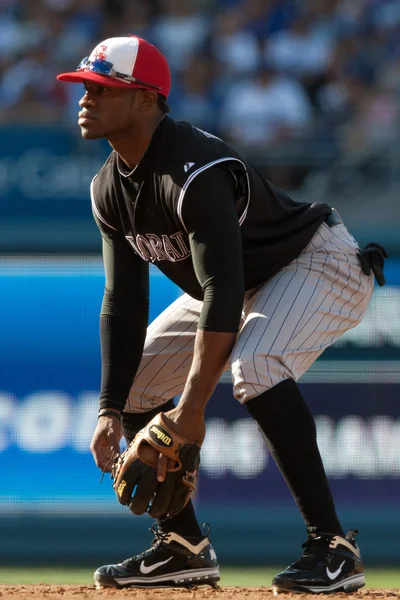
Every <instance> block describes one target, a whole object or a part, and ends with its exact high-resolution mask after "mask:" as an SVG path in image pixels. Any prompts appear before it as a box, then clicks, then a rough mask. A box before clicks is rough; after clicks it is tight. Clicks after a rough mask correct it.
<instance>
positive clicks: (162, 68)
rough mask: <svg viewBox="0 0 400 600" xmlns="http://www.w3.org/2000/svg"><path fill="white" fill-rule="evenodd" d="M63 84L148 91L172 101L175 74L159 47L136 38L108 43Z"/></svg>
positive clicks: (64, 76)
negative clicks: (67, 82)
mask: <svg viewBox="0 0 400 600" xmlns="http://www.w3.org/2000/svg"><path fill="white" fill-rule="evenodd" d="M57 79H58V80H59V81H69V82H72V83H81V82H82V81H87V80H89V81H94V82H95V83H100V84H103V85H105V86H107V87H118V88H144V89H149V90H154V91H156V92H157V93H158V94H161V95H162V96H165V97H166V98H167V97H168V94H169V90H170V87H171V73H170V70H169V66H168V63H167V59H166V58H165V56H164V55H163V54H161V52H160V51H159V50H157V48H156V47H155V46H153V45H152V44H149V42H146V40H143V39H141V38H138V37H135V36H129V37H115V38H109V39H108V40H104V42H101V43H100V44H98V45H97V46H96V48H94V50H93V51H92V53H91V55H90V56H87V57H86V58H84V59H83V60H82V61H81V62H80V64H79V66H78V68H77V70H76V71H74V72H73V73H61V74H60V75H58V76H57Z"/></svg>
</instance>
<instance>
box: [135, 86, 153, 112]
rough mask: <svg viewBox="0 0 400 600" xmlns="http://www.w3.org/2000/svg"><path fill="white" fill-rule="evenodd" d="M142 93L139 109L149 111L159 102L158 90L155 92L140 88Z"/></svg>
mask: <svg viewBox="0 0 400 600" xmlns="http://www.w3.org/2000/svg"><path fill="white" fill-rule="evenodd" d="M139 93H140V101H139V104H138V110H141V111H148V110H150V109H151V108H153V106H154V105H155V104H157V92H153V91H152V90H142V89H140V90H139Z"/></svg>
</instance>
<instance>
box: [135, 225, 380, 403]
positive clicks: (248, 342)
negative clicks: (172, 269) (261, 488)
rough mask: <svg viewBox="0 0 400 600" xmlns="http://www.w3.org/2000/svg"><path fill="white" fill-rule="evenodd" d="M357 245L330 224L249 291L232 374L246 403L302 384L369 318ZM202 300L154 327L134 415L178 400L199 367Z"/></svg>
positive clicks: (184, 301) (181, 304) (176, 306)
mask: <svg viewBox="0 0 400 600" xmlns="http://www.w3.org/2000/svg"><path fill="white" fill-rule="evenodd" d="M357 250H358V244H357V242H356V240H355V239H354V238H353V237H352V236H351V235H350V234H349V232H348V231H347V229H346V227H345V226H344V225H342V224H340V225H336V226H334V227H333V228H329V227H328V226H327V225H326V224H325V223H323V224H322V225H321V226H320V227H319V229H318V231H317V232H316V233H315V235H314V236H313V238H312V240H311V242H310V243H309V244H308V246H307V247H306V248H305V249H304V250H303V252H302V253H301V254H300V255H299V257H298V258H297V259H296V260H294V261H293V262H291V263H290V264H289V265H288V266H287V267H285V268H284V269H282V270H281V271H279V272H278V273H277V274H276V275H275V276H274V277H272V278H271V279H270V280H269V281H267V282H266V283H264V284H262V285H261V286H259V287H257V288H256V289H254V290H251V291H250V292H247V293H246V298H245V303H244V306H243V313H242V322H241V326H240V331H239V333H238V337H237V341H236V344H235V346H234V348H233V351H232V354H231V357H230V361H229V364H227V365H226V370H227V371H228V370H229V369H230V370H231V374H232V382H233V395H234V396H235V398H236V399H237V400H239V401H240V402H242V403H244V402H247V401H248V400H250V399H251V398H254V397H255V396H258V395H260V394H262V393H263V392H265V391H266V390H268V389H270V388H271V387H273V386H274V385H277V384H278V383H279V382H281V381H283V380H284V379H289V378H291V379H294V380H296V381H297V380H298V379H299V378H300V377H301V376H302V375H303V374H304V373H305V372H306V371H307V369H309V367H310V366H311V365H312V364H313V362H314V361H315V360H316V359H317V358H318V356H319V355H320V354H322V352H323V351H324V350H325V348H327V347H328V346H330V345H331V344H333V343H334V342H335V341H336V340H337V339H338V338H340V337H341V336H342V335H343V333H345V332H346V331H347V330H348V329H351V328H352V327H355V326H356V325H357V324H358V323H359V322H360V321H361V320H362V318H363V316H364V313H365V311H366V309H367V306H368V303H369V300H370V297H371V294H372V290H373V281H374V280H373V275H370V276H369V277H367V276H366V275H364V274H363V273H362V271H361V269H360V266H359V262H358V259H357ZM201 307H202V303H201V302H200V301H198V300H194V299H193V298H191V297H190V296H188V295H187V294H184V295H182V296H181V297H179V298H178V299H177V300H176V301H175V302H173V303H172V304H171V305H170V306H169V307H168V308H167V309H166V310H164V311H163V312H162V313H161V314H160V315H159V316H158V317H157V318H156V319H155V320H154V321H153V322H152V323H151V324H150V325H149V327H148V330H147V337H146V342H145V348H144V352H143V357H142V361H141V363H140V365H139V369H138V372H137V375H136V378H135V380H134V382H133V385H132V388H131V391H130V394H129V399H128V402H127V406H126V409H125V410H126V411H127V412H145V411H148V410H151V409H153V408H155V407H156V406H158V405H160V404H163V403H164V402H166V401H167V400H170V399H171V398H173V397H174V396H177V395H179V394H180V393H181V392H182V391H183V388H184V385H185V382H186V378H187V375H188V373H189V369H190V365H191V362H192V355H193V347H194V339H195V335H196V331H197V322H198V319H199V315H200V311H201Z"/></svg>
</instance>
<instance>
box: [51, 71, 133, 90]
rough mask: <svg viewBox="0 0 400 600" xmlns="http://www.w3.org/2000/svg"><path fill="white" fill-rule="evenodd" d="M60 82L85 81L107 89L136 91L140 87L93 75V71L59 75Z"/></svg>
mask: <svg viewBox="0 0 400 600" xmlns="http://www.w3.org/2000/svg"><path fill="white" fill-rule="evenodd" d="M57 79H58V81H67V82H68V83H82V82H83V81H94V83H99V84H100V85H104V86H105V87H116V88H125V89H127V88H130V89H135V88H138V87H143V86H139V85H138V84H136V83H131V82H129V81H122V79H117V78H116V77H110V76H109V75H100V74H99V73H93V71H73V73H60V75H57Z"/></svg>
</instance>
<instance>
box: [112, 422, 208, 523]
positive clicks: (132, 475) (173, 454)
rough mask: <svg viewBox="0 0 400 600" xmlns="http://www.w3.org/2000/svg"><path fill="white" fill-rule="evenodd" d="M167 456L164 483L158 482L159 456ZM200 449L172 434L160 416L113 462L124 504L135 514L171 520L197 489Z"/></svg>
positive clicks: (113, 476) (115, 477)
mask: <svg viewBox="0 0 400 600" xmlns="http://www.w3.org/2000/svg"><path fill="white" fill-rule="evenodd" d="M160 453H161V454H164V455H166V456H167V457H168V459H169V460H168V466H167V473H166V476H165V480H164V481H162V482H159V481H157V463H158V456H159V454H160ZM199 463H200V446H199V445H198V444H193V443H191V442H188V441H187V440H186V439H185V438H183V437H181V436H180V435H178V434H176V433H175V432H174V431H172V430H171V429H170V428H169V427H168V426H167V425H166V423H165V420H164V418H163V413H159V414H158V415H157V416H156V417H154V419H152V420H151V421H150V422H149V423H148V424H147V425H146V427H144V428H143V429H142V430H141V431H139V432H138V433H137V434H136V436H135V438H134V439H133V440H132V442H131V443H130V444H129V446H128V447H127V449H126V450H125V451H124V452H123V453H122V454H120V455H119V456H118V457H117V458H116V459H115V461H114V463H113V466H112V470H111V477H112V479H113V488H114V491H115V493H116V495H117V498H118V501H119V502H120V503H121V504H124V505H126V506H129V508H130V510H131V511H132V512H133V513H134V514H135V515H142V514H143V513H145V512H147V513H148V514H149V515H151V516H152V517H155V518H160V519H168V518H170V517H173V516H174V515H176V514H178V513H179V512H180V511H181V510H182V509H183V508H184V506H185V505H186V504H187V502H188V501H189V498H190V496H191V495H192V493H193V492H194V490H195V489H196V480H197V472H198V468H199Z"/></svg>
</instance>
